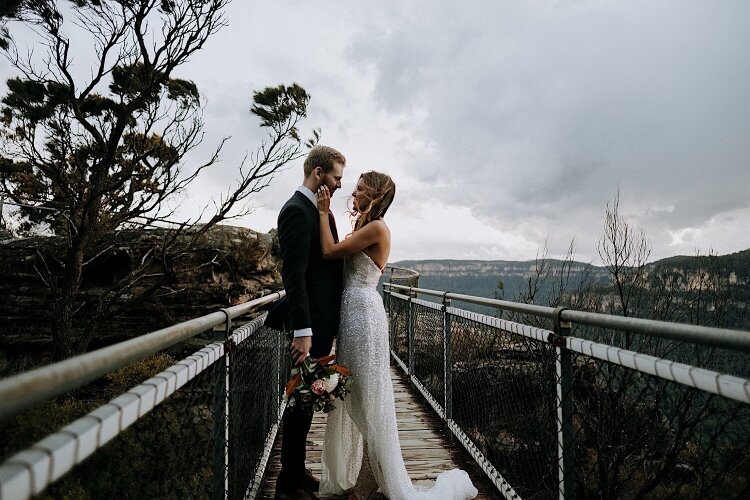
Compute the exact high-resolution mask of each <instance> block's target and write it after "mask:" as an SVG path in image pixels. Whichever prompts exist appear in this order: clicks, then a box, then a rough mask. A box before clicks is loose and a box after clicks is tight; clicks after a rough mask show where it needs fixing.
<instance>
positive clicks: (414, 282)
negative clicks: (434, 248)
mask: <svg viewBox="0 0 750 500" xmlns="http://www.w3.org/2000/svg"><path fill="white" fill-rule="evenodd" d="M383 278H384V279H385V280H386V281H387V282H388V283H395V284H397V285H404V286H411V287H418V286H419V273H418V272H417V271H414V270H413V269H407V268H405V267H398V266H394V265H392V264H387V265H386V266H385V269H384V270H383Z"/></svg>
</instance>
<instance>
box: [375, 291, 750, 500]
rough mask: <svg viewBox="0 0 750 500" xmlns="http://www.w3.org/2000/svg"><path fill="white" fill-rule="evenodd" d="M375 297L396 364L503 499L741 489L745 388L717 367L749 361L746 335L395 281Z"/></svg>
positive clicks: (718, 494) (749, 393) (749, 487)
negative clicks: (534, 322) (532, 321)
mask: <svg viewBox="0 0 750 500" xmlns="http://www.w3.org/2000/svg"><path fill="white" fill-rule="evenodd" d="M418 294H421V295H426V296H431V297H437V298H439V299H441V300H442V303H436V302H431V301H427V300H422V299H420V298H418ZM383 299H384V303H385V305H386V309H387V311H388V314H389V320H390V336H391V337H390V340H391V352H392V356H393V358H394V360H395V361H396V362H397V364H399V365H400V367H401V368H402V369H403V370H404V372H406V373H407V375H408V376H409V378H410V380H411V381H412V382H413V384H414V386H415V387H416V388H417V389H418V390H419V391H420V392H421V393H422V394H423V395H424V396H425V398H426V399H427V401H428V402H429V403H430V405H431V406H432V407H433V408H434V410H435V411H436V413H437V414H438V415H439V416H440V418H442V419H443V420H444V421H445V422H446V425H447V427H448V428H449V429H450V430H451V432H452V433H453V434H454V435H455V436H456V437H457V438H458V440H459V441H460V442H461V443H462V444H463V445H464V447H465V448H466V449H467V450H468V452H469V453H470V454H471V455H472V456H473V457H474V459H475V460H476V461H477V463H478V464H479V465H480V466H481V467H482V469H483V470H484V471H485V473H486V474H487V476H488V477H489V478H490V480H491V481H492V482H493V483H494V484H495V486H496V488H497V489H498V491H499V492H500V493H501V494H502V495H503V496H504V497H505V498H522V497H534V498H554V497H558V498H575V497H581V498H588V497H596V498H602V497H604V498H613V497H621V498H644V497H651V496H656V497H659V498H670V497H676V498H742V497H744V496H746V495H747V494H748V493H750V477H747V476H749V475H750V473H748V472H747V471H748V469H747V468H746V466H745V465H743V464H745V462H746V459H745V458H739V457H746V456H747V454H748V453H749V452H750V434H749V433H748V432H747V429H748V428H750V381H749V380H747V379H746V378H743V377H738V376H734V375H731V374H726V373H720V372H726V371H732V370H733V368H737V367H741V368H742V369H741V370H739V371H746V370H747V369H748V368H749V367H750V357H748V356H747V355H746V353H748V352H750V332H745V331H739V330H723V329H717V328H709V327H702V326H694V325H682V324H674V323H665V322H658V321H651V320H643V319H635V318H624V317H617V316H609V315H604V314H593V313H587V312H581V311H572V310H567V309H564V308H556V309H553V308H549V307H542V306H536V305H529V304H520V303H514V302H509V301H502V300H492V299H485V298H481V297H473V296H467V295H462V294H454V293H448V292H443V291H438V290H428V289H420V288H416V287H409V286H404V285H398V284H392V283H385V284H384V297H383ZM452 301H463V302H469V303H473V304H479V305H483V306H490V307H493V308H495V309H496V310H498V311H509V312H513V313H515V314H517V315H524V317H529V316H532V317H536V318H545V319H547V320H549V321H550V327H551V328H550V329H543V328H537V327H532V326H529V325H526V324H521V323H518V322H513V321H509V320H506V319H502V318H498V317H490V316H486V315H482V314H477V313H472V312H468V311H465V310H462V309H458V308H455V307H452V306H451V302H452ZM573 333H575V336H574V335H573ZM583 337H586V338H583ZM606 342H609V343H606ZM610 344H615V345H610ZM685 346H688V348H687V349H685ZM670 355H671V356H672V357H676V358H682V359H668V357H669V356H670ZM699 362H701V363H702V362H705V363H707V364H713V365H714V367H718V368H720V370H718V369H707V368H702V367H699V366H697V364H698V363H699Z"/></svg>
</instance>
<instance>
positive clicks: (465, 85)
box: [349, 2, 750, 243]
mask: <svg viewBox="0 0 750 500" xmlns="http://www.w3.org/2000/svg"><path fill="white" fill-rule="evenodd" d="M530 5H531V4H524V6H518V5H516V6H511V7H508V6H507V5H501V4H498V3H495V4H484V5H483V6H482V7H479V8H478V9H477V10H476V11H469V10H465V11H460V10H456V9H451V8H450V7H448V8H447V9H444V7H446V6H445V5H441V6H440V8H433V9H427V10H426V11H425V13H424V15H422V16H420V17H419V18H407V19H404V20H402V21H403V23H401V24H398V25H396V26H394V27H393V29H392V30H391V31H390V32H388V33H387V34H385V35H384V34H383V32H378V33H376V34H373V33H364V34H362V35H361V37H360V38H359V39H358V40H356V41H355V42H354V43H353V44H352V48H351V50H350V52H349V55H350V57H352V58H353V59H354V60H356V61H360V62H361V61H367V62H368V63H369V64H372V65H374V66H375V68H376V76H377V80H376V87H375V95H376V97H377V98H378V100H379V101H380V102H382V103H383V105H384V106H386V107H387V108H389V109H403V108H409V107H415V108H418V109H419V110H420V111H421V112H422V113H423V115H424V118H423V119H422V120H420V121H419V122H418V123H416V125H415V128H417V130H418V132H417V133H418V134H423V135H424V136H425V137H427V138H428V139H429V140H430V141H431V142H432V143H433V144H434V151H433V154H431V155H430V156H429V158H428V159H419V158H417V159H415V161H414V164H413V168H414V169H415V172H414V175H415V176H417V177H418V178H419V179H421V181H422V182H424V183H425V184H426V186H431V185H432V186H434V190H435V192H437V193H440V196H441V198H442V199H444V200H447V201H449V202H451V203H454V204H457V205H461V206H469V207H471V208H472V211H473V212H474V213H475V214H476V215H477V216H478V217H480V218H483V219H485V220H488V221H493V223H494V224H500V225H501V226H504V227H515V228H519V227H522V226H525V225H527V224H526V223H525V222H524V221H525V220H531V219H533V220H535V221H536V226H535V228H534V229H533V231H531V232H532V233H534V234H536V233H538V232H539V230H540V229H541V230H546V232H548V233H552V232H553V231H557V230H559V228H561V227H564V228H569V229H570V230H571V231H575V232H578V231H584V232H585V233H584V234H590V233H591V227H592V226H593V225H594V224H597V225H599V224H600V222H599V221H600V219H601V216H602V214H603V211H604V207H605V204H606V201H607V200H608V199H611V198H612V196H613V195H614V194H615V193H616V191H617V190H618V188H619V189H620V191H621V192H622V193H623V195H624V198H625V199H627V200H628V201H629V203H630V204H631V211H634V212H635V213H636V214H637V213H639V212H642V213H645V212H646V210H647V208H648V207H649V206H652V205H654V204H656V205H663V204H669V205H671V206H673V209H672V210H671V211H670V212H666V211H665V212H656V211H651V212H650V213H649V215H648V216H644V217H641V218H640V220H639V222H641V223H643V224H647V225H648V226H650V227H649V228H647V229H651V230H652V231H653V232H660V231H664V230H666V229H673V230H674V229H676V228H680V227H686V226H698V225H700V224H702V223H705V222H706V221H708V220H709V219H711V218H712V217H714V216H716V215H717V214H721V213H723V212H726V211H728V210H732V209H737V208H742V207H748V206H750V197H748V192H749V189H748V186H750V165H748V163H749V161H750V59H748V58H745V57H742V56H739V55H738V54H741V53H743V52H744V49H745V48H747V47H748V46H750V31H748V30H747V29H746V22H745V20H746V19H750V4H747V3H743V2H728V3H722V4H712V6H711V7H710V8H708V6H706V5H705V4H702V3H697V2H688V3H684V2H680V3H669V4H662V5H660V6H656V7H655V6H653V4H647V5H646V4H640V3H638V2H617V3H608V4H606V5H605V4H601V3H595V4H591V3H587V2H585V3H584V2H568V3H565V4H559V5H558V6H556V7H554V8H552V7H549V6H546V7H545V6H542V5H538V4H534V5H533V6H530ZM438 33H439V36H438V35H437V34H438ZM431 34H435V35H431ZM415 114H416V113H415ZM436 172H439V175H435V174H436ZM446 178H447V179H446ZM451 179H452V180H453V181H451ZM455 183H458V184H460V185H461V186H462V189H458V190H455V189H443V188H442V187H441V186H442V185H444V184H448V185H450V184H455ZM421 195H423V196H425V198H429V197H430V190H429V189H426V190H424V191H422V192H421ZM418 196H419V194H418ZM540 226H541V227H540ZM748 243H750V242H748Z"/></svg>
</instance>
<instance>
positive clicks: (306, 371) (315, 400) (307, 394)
mask: <svg viewBox="0 0 750 500" xmlns="http://www.w3.org/2000/svg"><path fill="white" fill-rule="evenodd" d="M335 359H336V356H334V355H331V356H325V357H323V358H320V359H314V358H312V357H308V358H307V359H305V361H304V362H303V363H302V364H301V365H300V366H299V367H297V368H294V369H292V378H291V379H290V380H289V382H288V383H287V385H286V396H287V399H288V403H287V404H288V405H289V407H290V408H292V407H295V406H299V407H300V408H303V409H304V410H306V411H308V412H310V413H312V412H313V411H322V412H325V413H328V412H330V411H332V410H333V409H334V406H333V401H335V400H336V399H344V398H345V397H346V395H347V394H348V393H349V391H351V388H352V384H353V383H354V379H353V378H352V377H351V372H350V371H349V369H348V368H347V367H345V366H343V365H338V364H335V363H334V362H333V361H334V360H335Z"/></svg>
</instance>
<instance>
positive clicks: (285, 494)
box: [273, 486, 319, 500]
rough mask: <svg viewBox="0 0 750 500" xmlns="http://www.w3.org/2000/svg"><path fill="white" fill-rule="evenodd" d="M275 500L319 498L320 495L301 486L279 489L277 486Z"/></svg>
mask: <svg viewBox="0 0 750 500" xmlns="http://www.w3.org/2000/svg"><path fill="white" fill-rule="evenodd" d="M273 498H274V499H275V500H319V499H318V496H317V495H315V494H314V493H312V492H310V491H308V490H307V489H306V488H304V487H301V488H299V489H296V490H287V489H279V487H278V486H277V487H276V494H275V495H274V497H273Z"/></svg>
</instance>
